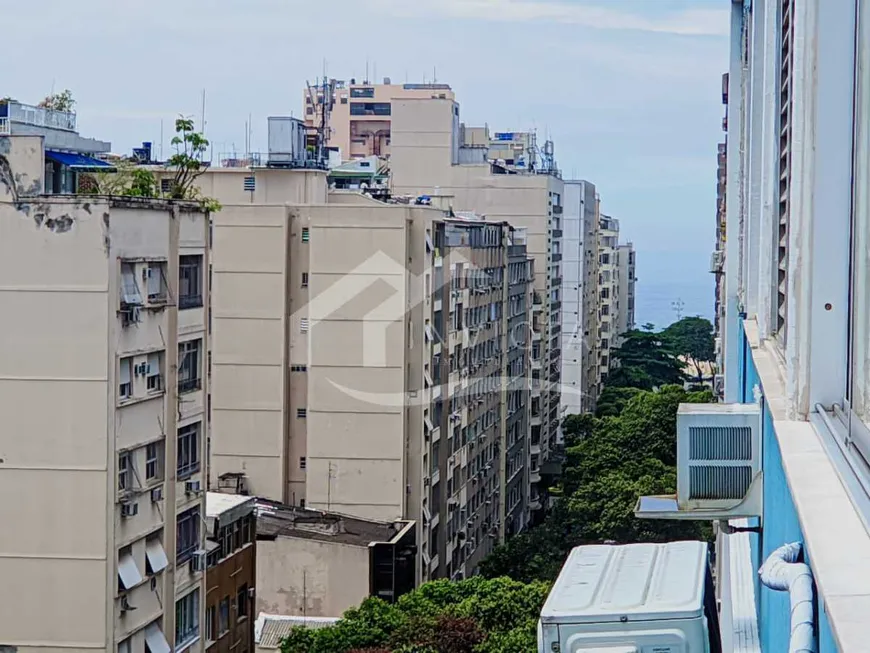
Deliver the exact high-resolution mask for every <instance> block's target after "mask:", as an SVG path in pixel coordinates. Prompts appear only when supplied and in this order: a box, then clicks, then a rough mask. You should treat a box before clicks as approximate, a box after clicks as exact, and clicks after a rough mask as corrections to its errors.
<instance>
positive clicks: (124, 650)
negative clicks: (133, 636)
mask: <svg viewBox="0 0 870 653" xmlns="http://www.w3.org/2000/svg"><path fill="white" fill-rule="evenodd" d="M118 653H131V649H130V638H129V637H128V638H127V639H125V640H123V641H121V642H118Z"/></svg>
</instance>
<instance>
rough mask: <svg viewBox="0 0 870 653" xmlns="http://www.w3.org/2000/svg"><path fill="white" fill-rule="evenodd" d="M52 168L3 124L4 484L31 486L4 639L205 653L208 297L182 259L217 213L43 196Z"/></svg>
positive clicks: (14, 521)
mask: <svg viewBox="0 0 870 653" xmlns="http://www.w3.org/2000/svg"><path fill="white" fill-rule="evenodd" d="M44 170H45V165H44V142H43V138H42V137H39V136H16V135H12V136H0V268H2V273H0V278H2V285H0V314H2V315H3V324H4V338H3V344H2V348H3V351H2V353H0V385H2V392H0V416H2V418H3V423H4V436H3V437H2V438H0V442H2V449H3V454H2V459H3V463H2V465H3V469H4V472H3V474H2V475H0V492H2V494H3V495H4V496H6V497H12V496H17V497H26V500H22V501H6V502H4V503H3V505H4V508H3V509H0V512H2V518H3V523H4V524H5V527H4V529H3V533H4V534H3V535H2V536H0V574H2V576H3V578H4V579H6V582H7V583H9V584H10V587H16V588H18V591H16V592H15V593H14V594H9V595H7V600H6V602H5V603H4V604H3V606H2V609H0V633H2V634H0V641H2V644H3V645H4V646H10V647H13V648H17V649H18V650H19V651H25V650H26V651H57V650H60V649H63V650H67V651H88V650H90V651H94V650H103V651H106V650H115V649H117V650H119V651H136V652H138V651H143V650H145V645H146V642H147V643H148V646H149V647H150V650H151V651H152V653H153V652H156V651H166V652H168V651H169V650H170V647H175V648H176V649H177V647H180V646H186V647H188V650H190V651H200V650H203V645H202V641H201V638H200V631H199V626H200V624H201V623H202V611H203V607H204V603H203V601H202V595H203V594H204V585H203V581H204V575H203V573H202V570H203V569H204V557H203V556H202V550H203V546H204V529H202V528H201V526H200V520H201V515H202V511H203V493H202V491H201V490H202V488H203V486H204V479H205V478H206V472H207V459H206V456H205V453H204V452H205V438H204V434H205V432H206V431H207V415H206V412H205V404H206V401H205V397H206V395H207V392H208V379H207V375H206V374H205V370H206V358H205V352H206V351H207V350H208V333H207V330H206V311H207V306H206V303H205V302H203V301H200V302H199V303H198V305H190V306H189V307H188V308H185V309H182V308H181V306H182V304H181V299H182V297H181V295H182V294H183V293H189V292H190V287H189V285H185V284H184V283H182V279H181V278H180V276H181V272H180V269H181V266H182V264H183V263H184V262H188V263H190V262H196V263H198V264H199V266H200V267H201V268H202V269H205V268H206V266H207V263H208V251H207V247H206V245H207V235H208V228H207V225H208V219H207V216H205V215H204V214H202V213H201V212H199V211H198V208H197V207H196V206H194V205H190V204H183V203H181V204H179V203H173V202H166V201H161V200H138V201H137V200H135V199H120V198H105V197H97V196H87V197H84V196H75V195H65V196H45V195H41V191H42V188H43V186H44V180H43V172H44ZM185 283H186V282H185ZM201 283H202V286H201V290H200V300H202V298H204V297H207V296H208V288H207V279H205V278H201ZM46 406H49V407H50V409H46ZM26 407H30V408H26ZM25 432H26V433H31V434H35V435H33V437H26V438H21V437H17V436H16V434H19V433H25Z"/></svg>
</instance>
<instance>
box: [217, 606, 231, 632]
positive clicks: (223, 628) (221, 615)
mask: <svg viewBox="0 0 870 653" xmlns="http://www.w3.org/2000/svg"><path fill="white" fill-rule="evenodd" d="M229 629H230V597H228V596H225V597H224V598H222V599H221V604H220V610H219V612H218V637H220V636H221V635H224V634H225V633H226V632H228V631H229Z"/></svg>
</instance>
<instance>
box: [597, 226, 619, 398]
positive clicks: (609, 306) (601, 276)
mask: <svg viewBox="0 0 870 653" xmlns="http://www.w3.org/2000/svg"><path fill="white" fill-rule="evenodd" d="M618 247H619V220H616V219H614V218H611V217H610V216H609V215H603V214H602V215H601V218H600V221H599V232H598V264H599V267H598V335H599V338H598V382H599V384H601V383H604V380H605V379H606V378H607V374H608V373H609V372H610V364H611V358H612V356H611V354H612V350H613V349H615V348H616V347H617V346H618V344H619V343H618V340H619V335H620V333H619V321H620V320H619V314H620V312H621V310H622V307H621V306H620V305H619V259H618V251H619V250H618Z"/></svg>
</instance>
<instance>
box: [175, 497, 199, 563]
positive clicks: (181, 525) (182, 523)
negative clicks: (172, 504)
mask: <svg viewBox="0 0 870 653" xmlns="http://www.w3.org/2000/svg"><path fill="white" fill-rule="evenodd" d="M199 520H200V516H199V506H196V507H194V508H191V509H190V510H185V511H184V512H183V513H181V514H180V515H178V520H177V521H176V528H175V536H176V543H175V545H176V546H175V558H176V564H179V565H180V564H182V563H183V562H185V561H187V560H189V559H190V557H191V555H192V554H193V552H194V551H196V550H197V549H198V548H199Z"/></svg>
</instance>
